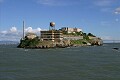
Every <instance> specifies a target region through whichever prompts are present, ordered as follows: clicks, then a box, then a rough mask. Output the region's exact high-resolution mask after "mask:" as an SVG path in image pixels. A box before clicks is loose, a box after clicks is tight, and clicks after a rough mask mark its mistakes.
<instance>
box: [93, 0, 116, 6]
mask: <svg viewBox="0 0 120 80" xmlns="http://www.w3.org/2000/svg"><path fill="white" fill-rule="evenodd" d="M113 2H115V0H96V1H95V2H94V4H95V5H96V6H101V7H104V6H110V5H112V3H113Z"/></svg>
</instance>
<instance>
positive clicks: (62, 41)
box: [17, 22, 103, 49]
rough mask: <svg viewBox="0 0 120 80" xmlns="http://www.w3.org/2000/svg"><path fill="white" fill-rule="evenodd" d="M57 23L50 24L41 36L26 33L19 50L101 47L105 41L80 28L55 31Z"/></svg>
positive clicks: (65, 28) (63, 28) (64, 28)
mask: <svg viewBox="0 0 120 80" xmlns="http://www.w3.org/2000/svg"><path fill="white" fill-rule="evenodd" d="M54 26H55V23H54V22H50V27H49V30H44V31H40V33H41V34H40V35H39V36H37V35H36V34H35V33H32V32H30V33H26V35H25V37H23V38H21V40H20V44H19V45H18V46H17V47H18V48H30V49H47V48H66V47H77V46H94V45H97V46H101V45H102V44H103V41H102V39H101V38H99V37H96V36H95V35H93V34H92V33H88V34H87V33H84V32H83V31H82V29H79V28H76V27H75V28H69V27H62V28H61V29H59V30H56V29H55V27H54Z"/></svg>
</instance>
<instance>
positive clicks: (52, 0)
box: [37, 0, 76, 6]
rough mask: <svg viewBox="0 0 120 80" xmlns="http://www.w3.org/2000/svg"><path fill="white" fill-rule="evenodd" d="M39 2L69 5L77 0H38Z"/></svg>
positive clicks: (47, 4) (49, 4)
mask: <svg viewBox="0 0 120 80" xmlns="http://www.w3.org/2000/svg"><path fill="white" fill-rule="evenodd" d="M37 3H39V4H41V5H46V6H67V5H74V4H76V1H72V0H37Z"/></svg>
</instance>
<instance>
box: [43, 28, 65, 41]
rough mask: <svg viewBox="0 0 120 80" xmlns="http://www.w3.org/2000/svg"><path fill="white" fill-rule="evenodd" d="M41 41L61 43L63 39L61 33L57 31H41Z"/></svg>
mask: <svg viewBox="0 0 120 80" xmlns="http://www.w3.org/2000/svg"><path fill="white" fill-rule="evenodd" d="M41 39H42V40H51V41H61V40H62V39H63V37H62V32H61V31H59V30H49V31H41Z"/></svg>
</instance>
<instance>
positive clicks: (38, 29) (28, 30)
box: [25, 27, 41, 33]
mask: <svg viewBox="0 0 120 80" xmlns="http://www.w3.org/2000/svg"><path fill="white" fill-rule="evenodd" d="M40 31H41V28H37V29H33V28H32V27H28V28H26V29H25V32H33V33H38V32H40Z"/></svg>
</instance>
